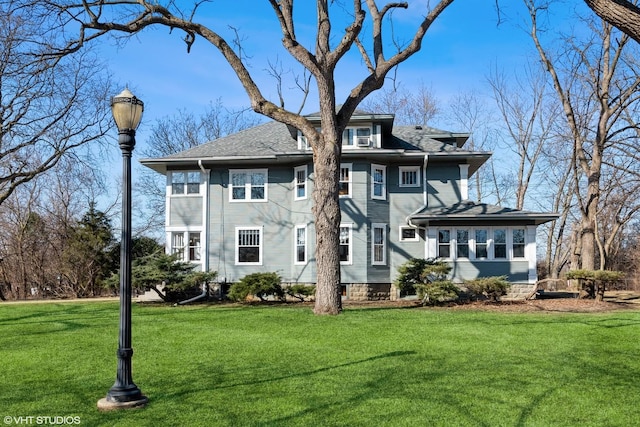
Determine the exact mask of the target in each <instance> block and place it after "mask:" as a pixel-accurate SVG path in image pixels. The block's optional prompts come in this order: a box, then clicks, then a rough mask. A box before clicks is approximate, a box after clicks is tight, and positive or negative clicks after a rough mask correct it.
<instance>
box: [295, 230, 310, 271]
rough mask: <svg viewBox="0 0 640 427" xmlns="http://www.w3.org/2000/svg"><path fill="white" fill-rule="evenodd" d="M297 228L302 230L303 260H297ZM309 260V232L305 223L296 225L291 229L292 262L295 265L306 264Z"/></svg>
mask: <svg viewBox="0 0 640 427" xmlns="http://www.w3.org/2000/svg"><path fill="white" fill-rule="evenodd" d="M298 230H304V261H298ZM308 260H309V233H308V232H307V225H306V224H303V225H296V226H295V227H294V229H293V263H294V264H295V265H306V264H307V263H308Z"/></svg>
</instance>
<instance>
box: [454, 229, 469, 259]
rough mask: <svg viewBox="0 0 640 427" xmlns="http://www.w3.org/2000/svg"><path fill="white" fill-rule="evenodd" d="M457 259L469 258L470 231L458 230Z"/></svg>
mask: <svg viewBox="0 0 640 427" xmlns="http://www.w3.org/2000/svg"><path fill="white" fill-rule="evenodd" d="M456 257H457V258H469V230H466V229H459V230H456Z"/></svg>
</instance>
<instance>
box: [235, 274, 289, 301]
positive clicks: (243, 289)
mask: <svg viewBox="0 0 640 427" xmlns="http://www.w3.org/2000/svg"><path fill="white" fill-rule="evenodd" d="M281 281H282V279H281V278H280V276H279V275H278V274H277V273H253V274H249V275H247V276H244V277H243V278H242V279H240V281H239V282H236V283H234V284H233V285H231V287H230V288H229V294H228V295H227V296H228V298H229V299H230V300H232V301H245V300H246V299H247V297H248V296H249V295H253V296H256V297H258V298H259V299H260V301H266V300H267V298H269V297H274V298H276V299H279V300H282V299H284V290H283V289H282V286H281V285H280V282H281Z"/></svg>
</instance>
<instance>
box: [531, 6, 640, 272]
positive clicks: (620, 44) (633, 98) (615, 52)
mask: <svg viewBox="0 0 640 427" xmlns="http://www.w3.org/2000/svg"><path fill="white" fill-rule="evenodd" d="M525 4H526V5H527V7H528V9H529V13H530V18H531V36H532V39H533V41H534V44H535V46H536V49H537V51H538V53H539V56H540V59H541V61H542V64H543V66H544V67H545V69H546V71H547V73H548V75H549V77H550V79H551V83H552V85H553V87H554V90H555V93H556V96H557V98H558V101H559V102H560V104H561V105H562V109H563V113H564V117H565V120H566V126H567V129H568V134H569V135H570V143H571V145H572V146H573V154H572V156H573V160H572V164H573V165H574V167H575V173H574V174H573V175H572V176H573V178H574V188H575V194H576V195H577V199H576V201H577V203H578V209H579V213H580V215H579V218H580V224H579V228H578V235H579V238H580V241H579V242H578V243H579V244H577V245H576V247H577V248H579V250H580V253H579V255H580V266H579V267H581V268H583V269H594V267H595V262H596V255H597V253H598V249H597V247H598V243H597V240H596V238H597V221H598V212H599V209H600V206H601V197H602V183H603V182H606V181H604V178H603V176H604V174H605V173H607V167H616V163H617V162H615V161H613V158H614V157H616V156H619V154H616V152H615V151H616V149H617V148H616V147H618V145H619V144H618V142H619V141H623V140H625V139H627V138H628V137H629V135H630V134H635V132H634V129H633V128H634V127H635V125H633V126H629V125H628V124H627V123H625V122H624V120H622V118H623V117H624V114H625V111H630V110H635V109H636V108H637V104H638V100H639V98H638V88H639V87H640V76H639V75H638V69H639V68H638V67H637V65H636V64H635V60H634V56H635V55H634V53H635V52H629V49H631V48H632V47H635V46H628V41H629V38H628V37H627V36H626V35H624V34H617V33H616V32H615V31H614V29H613V27H612V26H611V25H610V24H608V23H605V22H594V21H593V20H584V21H583V22H584V23H585V24H586V26H587V27H588V28H590V29H591V35H590V37H589V38H587V39H586V40H579V39H578V38H576V37H566V38H565V39H564V40H563V46H564V47H563V49H562V50H561V51H559V52H557V53H556V56H554V54H553V53H552V52H551V51H550V50H548V49H545V47H543V41H542V40H541V38H540V34H541V32H542V29H540V28H539V27H538V17H539V14H540V13H542V11H543V10H548V8H549V2H548V1H540V2H539V1H535V0H525ZM607 159H609V160H607ZM573 267H574V268H575V267H577V266H575V265H574V266H573Z"/></svg>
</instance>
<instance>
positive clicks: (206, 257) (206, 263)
mask: <svg viewBox="0 0 640 427" xmlns="http://www.w3.org/2000/svg"><path fill="white" fill-rule="evenodd" d="M198 167H199V168H200V170H201V171H202V174H203V175H204V176H205V177H206V180H205V190H204V201H203V203H204V214H203V215H204V230H203V234H204V238H203V239H202V242H203V245H202V249H203V252H204V253H203V254H202V255H201V256H202V258H204V260H203V263H202V271H203V272H208V271H209V250H208V249H209V243H208V242H209V175H208V174H207V170H206V169H205V168H204V166H203V165H202V160H198ZM208 295H209V284H208V283H203V284H202V293H201V294H200V295H196V296H195V297H193V298H189V299H186V300H184V301H179V302H178V303H176V304H175V305H183V304H189V303H190V302H194V301H198V300H199V299H202V298H205V297H207V296H208Z"/></svg>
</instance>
